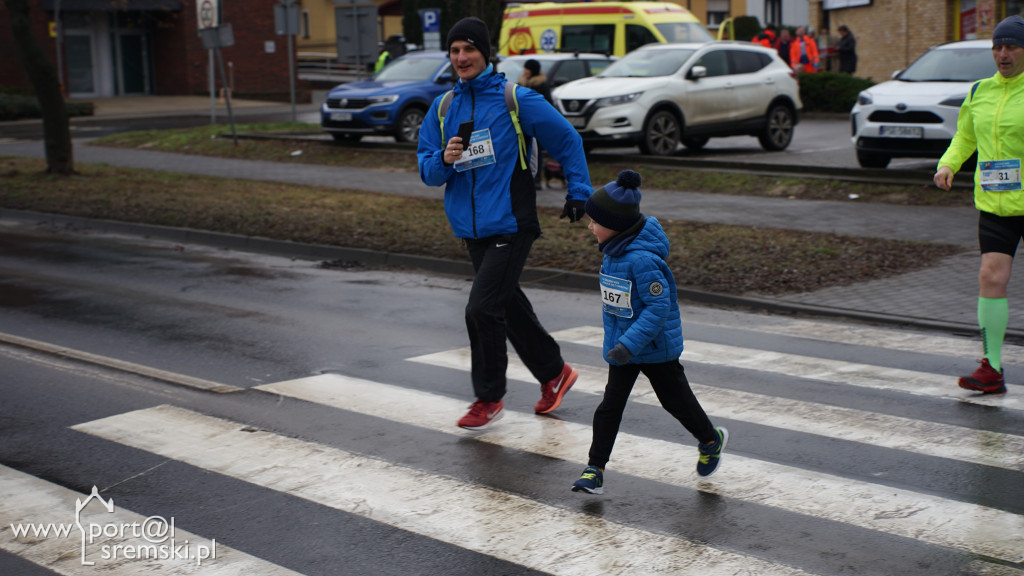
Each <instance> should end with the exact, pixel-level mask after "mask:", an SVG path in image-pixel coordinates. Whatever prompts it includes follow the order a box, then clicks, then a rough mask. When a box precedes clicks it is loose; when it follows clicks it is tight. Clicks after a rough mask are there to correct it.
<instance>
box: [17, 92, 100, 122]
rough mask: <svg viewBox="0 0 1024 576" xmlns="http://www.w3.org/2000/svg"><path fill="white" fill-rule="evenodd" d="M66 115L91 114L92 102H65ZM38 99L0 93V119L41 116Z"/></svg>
mask: <svg viewBox="0 0 1024 576" xmlns="http://www.w3.org/2000/svg"><path fill="white" fill-rule="evenodd" d="M66 105H67V108H68V116H92V114H93V105H92V102H67V103H66ZM42 117H43V113H42V110H40V108H39V101H38V100H36V99H35V97H33V96H22V95H18V94H5V93H0V121H5V120H22V119H25V118H42Z"/></svg>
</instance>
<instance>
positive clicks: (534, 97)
mask: <svg viewBox="0 0 1024 576" xmlns="http://www.w3.org/2000/svg"><path fill="white" fill-rule="evenodd" d="M516 99H517V100H518V101H519V124H520V126H522V128H523V132H524V133H525V134H526V135H527V136H532V137H535V138H537V140H538V141H539V142H540V145H541V146H542V147H543V148H544V150H546V151H547V152H548V154H551V155H552V156H554V158H555V160H558V163H559V164H561V165H562V172H563V173H564V174H565V180H566V182H567V183H568V186H567V189H566V194H565V197H566V199H567V200H586V199H587V198H590V195H591V194H592V193H593V192H594V189H593V187H592V186H591V184H590V169H589V168H588V167H587V156H586V154H585V153H584V152H583V139H582V138H580V135H579V133H578V132H576V129H575V128H573V127H572V124H569V121H568V120H566V119H565V117H564V116H562V115H561V114H560V113H559V112H558V110H555V108H554V107H553V106H551V104H548V101H547V100H545V99H544V97H543V96H541V95H540V94H538V93H537V92H534V91H533V90H522V89H518V90H516Z"/></svg>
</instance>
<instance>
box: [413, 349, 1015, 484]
mask: <svg viewBox="0 0 1024 576" xmlns="http://www.w3.org/2000/svg"><path fill="white" fill-rule="evenodd" d="M409 360H410V361H413V362H418V363H422V364H428V365H431V366H438V367H442V368H449V369H453V370H460V371H469V369H470V362H471V360H470V350H469V348H460V349H456V350H449V351H445V352H438V353H435V354H426V355H424V356H417V357H414V358H410V359H409ZM573 368H575V369H576V370H577V371H578V372H579V378H578V379H577V380H576V384H575V385H574V386H573V389H572V390H573V393H580V392H584V393H587V394H593V395H595V396H601V395H603V394H604V384H605V382H606V381H607V373H608V370H607V368H605V369H600V368H596V367H591V366H586V365H582V364H573ZM506 375H507V376H508V377H509V378H511V379H515V380H523V381H533V376H532V374H530V371H529V370H528V369H527V368H526V366H525V365H523V363H522V361H521V360H519V358H518V357H517V356H515V355H512V354H510V355H509V358H508V369H507V370H506ZM690 385H691V388H693V391H694V393H695V394H696V395H697V399H698V400H700V403H701V406H702V407H703V408H704V411H705V412H707V413H708V414H709V415H711V416H712V421H715V419H716V418H727V419H730V420H738V421H741V422H750V423H752V424H757V425H759V426H771V427H775V428H780V429H782V430H785V431H790V432H791V431H796V432H803V433H807V434H814V435H817V436H823V437H827V438H836V439H839V440H846V441H850V442H859V443H862V444H868V445H871V446H879V447H882V448H890V449H893V450H902V451H904V452H911V453H914V454H922V455H925V456H934V457H938V458H948V459H952V460H960V461H962V462H969V463H972V464H982V465H985V466H994V467H997V468H1006V469H1008V470H1015V471H1018V472H1024V436H1016V435H1013V434H1003V433H999V432H991V431H986V430H974V429H972V428H965V427H963V426H954V425H950V424H942V423H938V422H926V421H922V420H914V419H911V418H903V417H899V416H889V415H886V414H880V413H877V412H868V411H864V410H855V409H852V408H842V407H838V406H831V405H828V404H819V403H815V402H804V401H800V400H791V399H787V398H779V397H777V396H769V395H765V394H756V393H752V392H743V391H738V390H730V389H728V388H719V387H714V386H703V385H700V384H697V383H693V382H691V384H690ZM630 398H631V400H632V401H634V402H638V403H640V404H646V405H649V406H659V407H660V406H661V403H660V402H659V401H658V398H657V396H656V395H655V394H654V389H653V388H651V385H650V382H648V380H647V377H646V376H644V375H643V374H641V375H640V376H639V377H638V378H637V383H636V386H635V387H634V389H633V394H632V395H631V396H630Z"/></svg>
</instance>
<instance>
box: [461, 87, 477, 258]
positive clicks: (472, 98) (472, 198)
mask: <svg viewBox="0 0 1024 576" xmlns="http://www.w3.org/2000/svg"><path fill="white" fill-rule="evenodd" d="M466 88H468V89H469V102H470V107H469V119H470V120H473V119H474V117H475V116H476V93H475V92H474V91H473V87H472V86H470V85H468V84H467V85H466ZM466 144H468V142H464V143H463V146H465V145H466ZM469 177H470V187H469V206H470V208H471V209H472V211H473V238H477V237H478V234H477V232H476V170H470V171H469Z"/></svg>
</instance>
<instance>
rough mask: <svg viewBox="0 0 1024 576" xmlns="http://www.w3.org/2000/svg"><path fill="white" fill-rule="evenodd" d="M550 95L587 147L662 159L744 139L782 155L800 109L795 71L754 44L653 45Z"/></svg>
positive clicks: (774, 54) (637, 50)
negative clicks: (635, 150) (633, 149)
mask: <svg viewBox="0 0 1024 576" xmlns="http://www.w3.org/2000/svg"><path fill="white" fill-rule="evenodd" d="M552 95H553V96H554V99H555V102H556V105H557V106H558V108H559V110H560V111H561V112H562V114H563V115H565V117H566V118H567V119H568V120H569V122H570V123H571V124H572V125H573V126H575V127H576V129H577V130H578V131H579V132H580V136H582V138H583V145H584V147H585V148H588V149H590V148H595V147H599V146H632V145H639V147H640V150H641V151H642V152H644V153H645V154H655V155H659V156H666V155H670V154H673V153H674V152H675V151H676V149H677V148H678V147H679V144H680V143H682V144H683V145H684V146H686V147H687V148H690V149H693V150H699V149H700V148H702V147H704V145H705V144H706V143H707V142H708V139H709V138H712V137H716V136H737V135H747V134H749V135H752V136H757V137H758V139H759V140H760V142H761V146H762V147H764V148H765V149H766V150H783V149H784V148H786V147H787V146H789V143H790V141H791V140H792V139H793V130H794V127H795V126H796V124H797V120H798V116H797V115H798V113H799V111H800V110H801V109H802V108H803V105H802V104H801V102H800V91H799V88H798V86H797V82H796V77H795V75H794V73H793V71H792V70H790V68H789V67H788V66H786V64H785V63H784V62H783V61H782V60H781V59H780V58H779V56H778V53H776V52H775V50H772V49H769V48H764V47H762V46H759V45H757V44H754V43H752V42H707V43H675V44H648V45H646V46H643V47H641V48H638V49H636V50H634V51H633V52H630V53H629V54H626V55H625V56H623V57H622V58H621V59H619V60H618V61H616V62H615V63H614V64H612V65H611V66H609V67H608V68H607V69H606V70H605V71H604V72H602V73H600V74H598V75H597V76H594V77H591V78H584V79H582V80H576V81H574V82H570V83H568V84H565V85H563V86H561V87H559V88H556V89H555V90H554V91H553V93H552Z"/></svg>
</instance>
